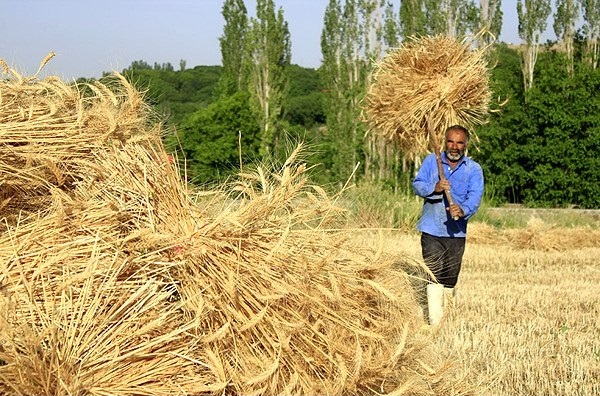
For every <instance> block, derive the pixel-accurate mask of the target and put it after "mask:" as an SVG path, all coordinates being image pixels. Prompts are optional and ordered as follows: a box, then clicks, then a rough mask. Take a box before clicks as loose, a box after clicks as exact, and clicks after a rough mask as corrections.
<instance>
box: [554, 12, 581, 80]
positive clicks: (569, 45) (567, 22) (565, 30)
mask: <svg viewBox="0 0 600 396" xmlns="http://www.w3.org/2000/svg"><path fill="white" fill-rule="evenodd" d="M578 18H579V9H578V7H577V3H576V2H575V0H556V13H555V14H554V24H553V27H554V33H555V34H556V37H557V38H558V40H559V42H560V43H561V44H562V46H563V48H564V50H565V56H566V58H567V72H568V73H569V75H571V76H572V75H573V40H574V39H575V23H576V22H577V19H578Z"/></svg>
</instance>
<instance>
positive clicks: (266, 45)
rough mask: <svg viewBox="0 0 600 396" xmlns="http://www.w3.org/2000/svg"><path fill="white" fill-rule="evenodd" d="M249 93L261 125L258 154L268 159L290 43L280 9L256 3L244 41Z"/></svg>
mask: <svg viewBox="0 0 600 396" xmlns="http://www.w3.org/2000/svg"><path fill="white" fill-rule="evenodd" d="M247 44H248V53H249V59H248V62H249V64H248V65H249V69H250V71H249V92H250V94H251V97H252V103H253V104H254V108H255V109H256V113H257V114H258V115H259V119H260V125H261V145H260V153H261V155H262V156H263V157H265V158H268V157H270V156H272V155H274V154H275V153H274V147H275V146H276V145H277V135H276V131H277V127H278V125H277V123H278V121H279V120H280V118H281V109H282V103H283V100H284V98H285V97H286V95H287V92H288V89H289V73H288V71H289V65H290V61H291V40H290V33H289V29H288V24H287V22H286V21H285V19H284V15H283V9H281V8H280V9H279V10H278V12H277V13H276V12H275V5H274V3H273V0H258V1H257V3H256V18H252V19H251V28H250V32H249V37H248V41H247Z"/></svg>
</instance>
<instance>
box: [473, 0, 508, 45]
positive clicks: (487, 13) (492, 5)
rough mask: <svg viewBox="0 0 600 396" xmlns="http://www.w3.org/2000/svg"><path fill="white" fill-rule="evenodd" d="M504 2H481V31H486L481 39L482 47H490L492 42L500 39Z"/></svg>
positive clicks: (487, 0)
mask: <svg viewBox="0 0 600 396" xmlns="http://www.w3.org/2000/svg"><path fill="white" fill-rule="evenodd" d="M502 16H503V13H502V0H480V2H479V29H476V30H477V31H479V30H485V32H487V33H489V34H487V33H484V34H482V35H481V37H480V39H479V45H480V46H481V47H486V46H489V45H490V44H491V43H492V41H494V40H496V39H497V38H498V37H500V31H501V30H502Z"/></svg>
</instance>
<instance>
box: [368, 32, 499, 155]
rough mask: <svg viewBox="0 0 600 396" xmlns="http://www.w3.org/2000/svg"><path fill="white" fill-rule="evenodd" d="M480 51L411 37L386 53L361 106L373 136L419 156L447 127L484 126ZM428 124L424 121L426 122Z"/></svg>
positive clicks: (441, 39) (484, 69)
mask: <svg viewBox="0 0 600 396" xmlns="http://www.w3.org/2000/svg"><path fill="white" fill-rule="evenodd" d="M488 82H489V70H488V64H487V61H486V58H485V53H484V51H483V49H473V48H472V42H471V41H470V40H466V39H465V40H463V41H458V40H457V39H455V38H451V37H446V36H425V37H418V38H417V37H413V38H410V39H408V40H406V41H405V42H404V43H403V44H402V46H400V47H399V48H396V49H392V50H390V51H389V52H388V53H387V55H386V56H385V57H384V58H383V59H382V60H381V61H380V62H379V63H377V64H376V65H375V66H374V68H373V72H372V83H371V85H370V87H369V90H368V92H367V95H366V98H365V102H364V112H365V119H366V121H367V123H368V125H369V127H370V129H371V130H372V131H373V132H374V133H378V134H381V135H382V136H384V137H385V138H387V139H389V140H392V139H394V140H397V142H398V144H399V146H400V148H401V149H402V151H404V152H405V153H408V154H423V153H425V152H427V151H428V150H430V148H429V133H428V132H429V131H428V128H430V129H431V131H433V134H434V136H433V139H434V140H435V143H437V144H439V142H440V141H441V140H442V139H443V133H444V132H445V130H446V128H447V127H449V126H451V125H456V124H461V125H463V126H465V127H467V128H471V127H473V126H475V125H478V124H481V123H483V122H485V119H486V115H487V113H488V107H489V102H490V98H491V91H490V89H489V86H488ZM427 121H428V122H427Z"/></svg>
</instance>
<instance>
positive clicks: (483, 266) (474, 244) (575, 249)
mask: <svg viewBox="0 0 600 396" xmlns="http://www.w3.org/2000/svg"><path fill="white" fill-rule="evenodd" d="M476 228H477V227H473V229H476ZM484 230H485V228H484ZM562 231H563V232H569V231H568V230H562ZM571 232H572V233H576V232H582V231H581V230H572V231H571ZM583 232H584V235H578V236H574V237H573V238H572V240H581V242H582V243H581V244H574V243H572V242H571V243H570V246H568V247H564V246H563V247H561V248H559V249H548V248H544V249H541V250H539V249H531V248H523V247H518V246H517V245H516V244H515V243H511V241H510V239H509V238H501V239H498V240H497V242H496V243H493V242H490V241H493V240H494V239H493V238H489V239H488V240H487V242H482V239H483V238H477V239H475V238H474V240H471V241H469V243H468V244H467V249H466V252H465V258H464V262H463V269H462V272H461V278H460V280H459V284H458V286H457V290H458V296H457V305H456V307H455V308H454V309H453V310H452V311H451V313H450V315H449V316H448V317H447V318H446V320H445V322H444V323H443V324H442V325H441V326H440V328H439V330H438V331H437V332H435V334H434V335H433V343H434V344H435V345H436V346H437V347H438V348H439V351H440V354H442V356H443V357H448V358H450V359H452V360H454V361H456V362H457V363H458V364H460V365H461V366H463V367H464V370H465V374H466V375H467V376H468V377H470V378H471V379H472V381H473V382H474V383H476V384H480V387H479V389H480V392H481V395H483V396H505V395H531V396H534V395H535V396H538V395H553V396H558V395H582V396H587V395H590V396H591V395H600V380H599V378H600V263H599V262H598V257H600V245H599V244H596V245H595V247H585V246H586V245H590V243H589V235H588V238H586V235H585V230H583ZM473 234H476V233H475V232H474V233H473ZM365 238H366V239H369V238H373V236H366V237H365ZM385 238H386V239H385V242H386V243H385V246H386V248H389V249H390V250H393V251H397V252H399V253H402V254H408V255H410V256H413V257H415V258H417V259H419V258H420V247H419V241H418V235H415V234H411V235H406V234H401V235H389V236H385ZM540 239H544V237H543V235H542V236H541V237H540ZM550 246H559V247H560V245H557V244H556V243H554V244H551V245H550ZM582 246H583V247H582Z"/></svg>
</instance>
